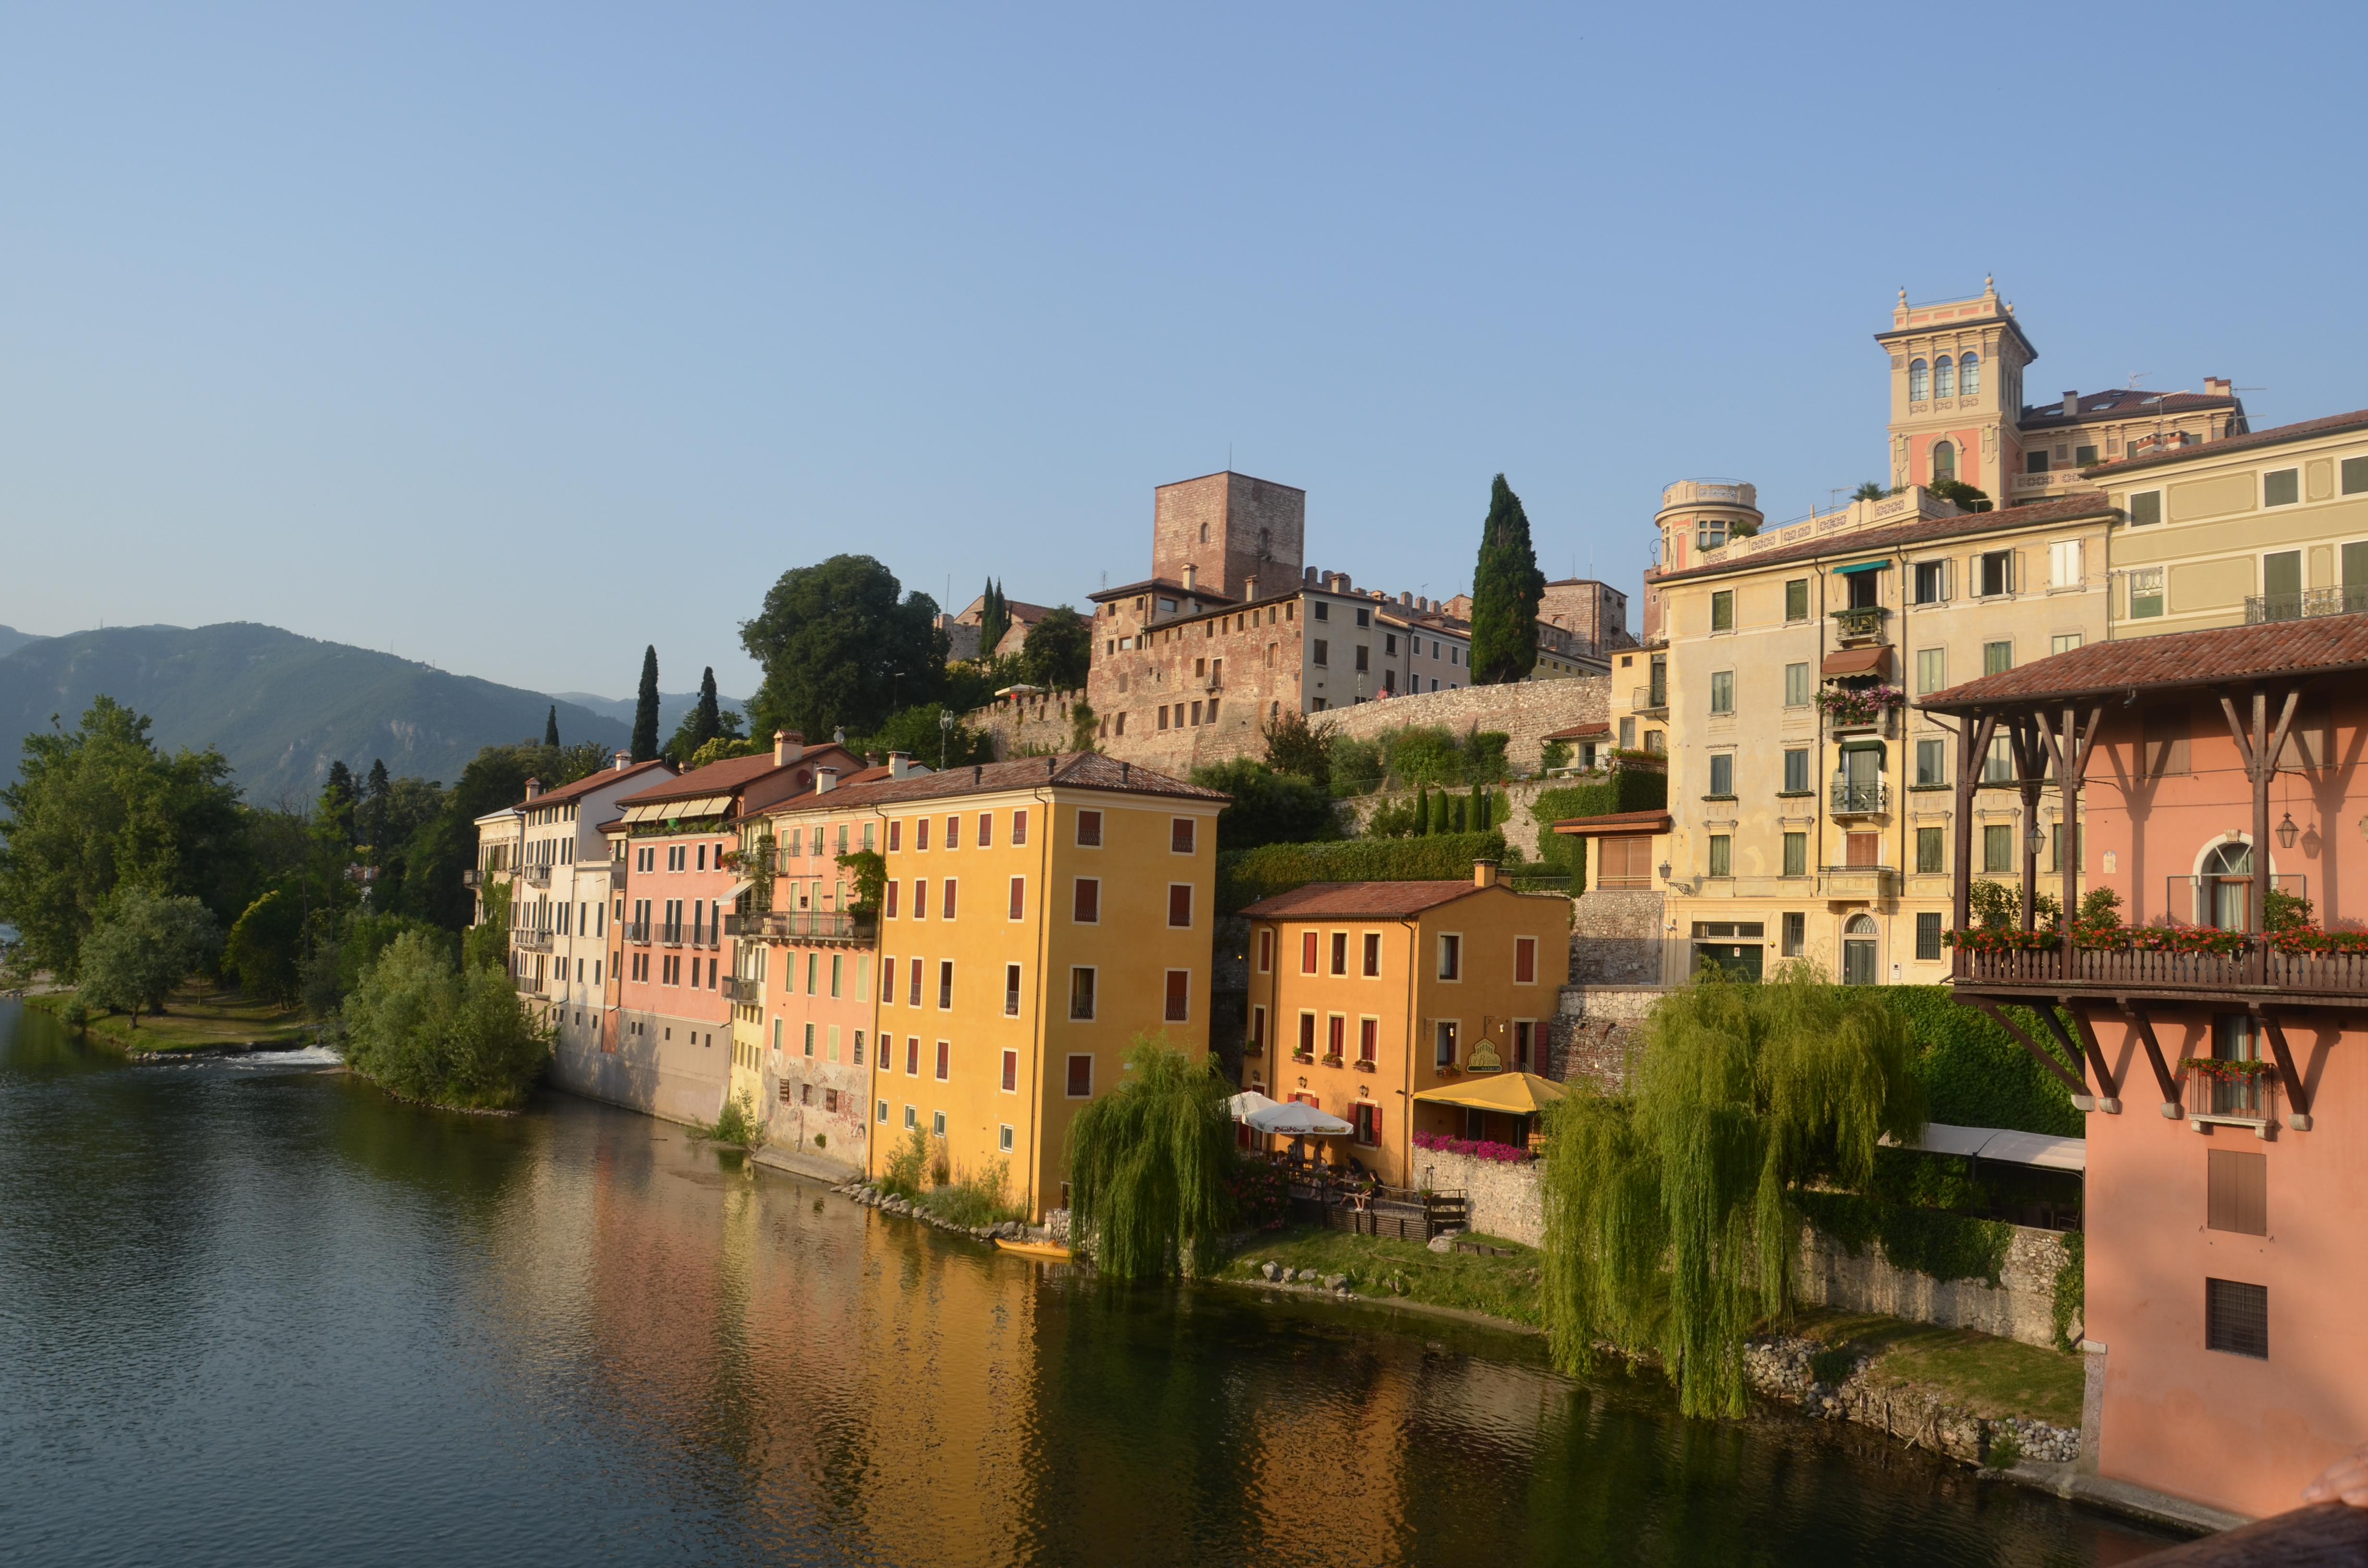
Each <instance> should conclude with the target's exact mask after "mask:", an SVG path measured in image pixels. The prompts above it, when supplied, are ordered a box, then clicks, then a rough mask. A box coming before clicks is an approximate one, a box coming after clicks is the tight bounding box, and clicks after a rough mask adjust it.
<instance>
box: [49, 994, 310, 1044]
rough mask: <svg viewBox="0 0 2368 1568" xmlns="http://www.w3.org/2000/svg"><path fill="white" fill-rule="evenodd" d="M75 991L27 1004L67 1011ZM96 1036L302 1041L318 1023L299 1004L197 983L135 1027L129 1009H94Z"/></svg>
mask: <svg viewBox="0 0 2368 1568" xmlns="http://www.w3.org/2000/svg"><path fill="white" fill-rule="evenodd" d="M73 1000H74V993H73V992H71V991H62V992H55V993H52V994H49V995H45V996H28V997H26V998H25V1006H28V1007H39V1008H40V1009H42V1010H43V1011H45V1012H50V1013H56V1014H61V1015H63V1013H64V1011H65V1008H66V1005H67V1004H68V1003H70V1002H72V1001H73ZM85 1028H86V1030H87V1032H88V1033H89V1034H90V1035H91V1037H92V1038H94V1039H97V1040H105V1041H107V1042H108V1044H110V1045H114V1046H119V1047H120V1048H122V1049H124V1050H126V1051H197V1050H201V1049H203V1048H204V1047H206V1046H210V1045H248V1044H261V1045H297V1044H302V1043H303V1042H305V1041H307V1040H311V1039H312V1038H313V1025H312V1023H311V1022H310V1021H309V1020H308V1019H307V1018H306V1017H304V1014H303V1010H302V1008H298V1007H278V1006H270V1005H269V1004H267V1003H262V1002H256V1001H253V1000H251V999H249V998H246V997H244V996H241V995H240V994H238V993H236V992H234V991H233V992H223V991H221V990H218V989H216V988H214V987H211V986H203V985H192V986H187V987H184V988H183V989H182V990H180V991H178V992H176V993H175V994H174V996H173V998H172V1000H171V1001H169V1002H167V1003H166V1004H165V1014H164V1017H154V1016H153V1015H151V1016H147V1017H142V1018H141V1020H140V1027H139V1028H136V1029H135V1028H132V1027H131V1017H130V1016H129V1015H127V1014H123V1013H94V1014H92V1015H91V1017H90V1021H89V1023H88V1024H87V1025H85Z"/></svg>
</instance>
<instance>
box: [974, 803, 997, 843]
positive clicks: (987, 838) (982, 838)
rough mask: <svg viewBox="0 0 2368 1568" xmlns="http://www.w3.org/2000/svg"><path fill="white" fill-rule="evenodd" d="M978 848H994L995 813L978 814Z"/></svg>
mask: <svg viewBox="0 0 2368 1568" xmlns="http://www.w3.org/2000/svg"><path fill="white" fill-rule="evenodd" d="M978 846H979V847H980V848H981V849H992V848H994V847H995V813H994V812H979V813H978Z"/></svg>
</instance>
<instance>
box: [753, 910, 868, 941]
mask: <svg viewBox="0 0 2368 1568" xmlns="http://www.w3.org/2000/svg"><path fill="white" fill-rule="evenodd" d="M750 924H751V931H750V935H754V936H764V937H771V938H774V939H776V940H780V941H813V942H868V941H870V940H871V938H872V937H875V936H877V935H878V934H879V930H880V917H879V915H876V914H873V913H872V912H871V911H869V910H861V911H859V910H848V909H777V910H775V911H774V912H773V913H772V914H770V915H766V916H764V923H763V926H762V928H761V930H759V929H756V928H755V917H754V916H751V917H750Z"/></svg>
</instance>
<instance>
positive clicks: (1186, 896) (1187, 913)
mask: <svg viewBox="0 0 2368 1568" xmlns="http://www.w3.org/2000/svg"><path fill="white" fill-rule="evenodd" d="M1167 924H1169V925H1170V926H1190V925H1191V924H1192V886H1191V884H1190V883H1189V882H1178V883H1176V884H1174V885H1173V886H1171V887H1169V888H1168V890H1167Z"/></svg>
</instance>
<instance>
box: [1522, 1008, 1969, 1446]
mask: <svg viewBox="0 0 2368 1568" xmlns="http://www.w3.org/2000/svg"><path fill="white" fill-rule="evenodd" d="M1908 1054H1909V1052H1908V1046H1907V1029H1906V1028H1905V1026H1904V1024H1903V1022H1902V1021H1901V1019H1900V1018H1899V1017H1897V1016H1896V1014H1894V1013H1893V1012H1892V1010H1891V1008H1890V1007H1889V1006H1887V1005H1886V1004H1885V1003H1884V1000H1883V998H1882V997H1881V995H1880V994H1877V993H1875V992H1873V991H1870V990H1866V989H1861V988H1853V987H1844V986H1839V985H1835V984H1832V983H1829V982H1827V981H1825V980H1823V979H1821V978H1819V977H1818V976H1816V974H1815V973H1814V972H1812V971H1810V970H1808V969H1807V968H1806V967H1805V966H1802V965H1794V966H1791V967H1789V968H1787V969H1785V970H1783V971H1780V972H1779V973H1778V975H1777V977H1776V978H1775V979H1774V980H1772V981H1770V982H1769V983H1766V984H1760V985H1752V984H1738V983H1728V982H1725V981H1722V980H1720V979H1719V978H1718V977H1717V975H1716V973H1715V971H1713V972H1712V973H1710V974H1708V975H1707V976H1706V977H1705V978H1703V979H1701V980H1698V981H1696V982H1695V983H1693V984H1691V985H1689V986H1687V987H1686V988H1685V989H1684V990H1682V991H1679V992H1674V993H1672V994H1669V995H1668V996H1667V997H1664V998H1663V999H1662V1000H1661V1002H1660V1003H1659V1004H1658V1005H1657V1006H1656V1007H1655V1009H1654V1012H1653V1017H1652V1019H1651V1021H1650V1023H1649V1024H1648V1025H1647V1026H1646V1031H1645V1049H1644V1051H1643V1053H1642V1054H1641V1056H1640V1058H1639V1060H1638V1062H1637V1067H1636V1075H1635V1079H1634V1092H1633V1094H1632V1095H1631V1096H1629V1097H1627V1098H1624V1099H1614V1098H1606V1097H1601V1096H1580V1095H1574V1096H1570V1097H1568V1098H1567V1099H1565V1100H1563V1101H1561V1102H1560V1103H1559V1104H1558V1105H1557V1106H1556V1107H1555V1108H1554V1109H1553V1110H1552V1111H1551V1112H1550V1113H1549V1123H1548V1131H1549V1132H1550V1134H1551V1142H1550V1144H1549V1146H1548V1149H1547V1153H1546V1162H1545V1171H1544V1199H1545V1238H1544V1239H1545V1253H1546V1259H1545V1269H1544V1271H1543V1292H1544V1302H1543V1305H1544V1309H1545V1316H1546V1323H1547V1328H1548V1332H1549V1335H1551V1343H1552V1346H1553V1351H1554V1358H1555V1360H1556V1361H1557V1362H1558V1363H1560V1364H1561V1365H1562V1366H1563V1367H1565V1368H1566V1369H1570V1370H1573V1371H1581V1370H1585V1369H1588V1367H1589V1366H1591V1365H1592V1362H1593V1358H1594V1352H1595V1346H1596V1345H1597V1344H1598V1342H1600V1341H1608V1342H1610V1343H1611V1344H1613V1345H1616V1346H1620V1347H1621V1348H1622V1349H1623V1350H1627V1351H1645V1350H1651V1351H1656V1352H1658V1353H1659V1355H1660V1357H1661V1359H1662V1363H1663V1365H1664V1366H1666V1367H1667V1368H1668V1372H1669V1375H1670V1377H1671V1378H1672V1379H1673V1380H1674V1381H1676V1382H1677V1385H1678V1403H1679V1408H1680V1409H1681V1410H1682V1411H1683V1412H1684V1413H1685V1414H1686V1415H1741V1414H1743V1408H1744V1404H1743V1391H1744V1377H1743V1342H1744V1338H1745V1336H1746V1335H1748V1333H1749V1332H1750V1331H1751V1329H1752V1327H1753V1325H1754V1324H1756V1323H1758V1322H1759V1320H1761V1319H1763V1318H1769V1317H1781V1316H1782V1315H1783V1314H1784V1313H1786V1312H1789V1311H1790V1310H1791V1308H1792V1287H1793V1277H1792V1269H1793V1256H1794V1254H1795V1250H1796V1248H1797V1246H1798V1242H1799V1235H1800V1223H1801V1221H1800V1217H1799V1214H1798V1212H1797V1210H1796V1209H1795V1207H1794V1205H1793V1197H1792V1195H1793V1192H1794V1191H1795V1190H1796V1189H1797V1188H1798V1187H1800V1186H1801V1184H1802V1183H1804V1182H1805V1181H1809V1180H1813V1179H1815V1180H1825V1181H1828V1182H1831V1183H1833V1184H1834V1185H1836V1186H1840V1187H1850V1188H1854V1189H1863V1188H1864V1187H1867V1186H1868V1185H1869V1183H1870V1182H1871V1181H1872V1180H1873V1174H1874V1152H1875V1148H1876V1146H1877V1144H1878V1143H1879V1142H1880V1141H1881V1139H1882V1138H1883V1136H1884V1134H1885V1133H1886V1132H1888V1133H1891V1134H1894V1135H1895V1136H1897V1137H1900V1138H1903V1139H1906V1138H1911V1137H1913V1136H1915V1135H1916V1134H1917V1133H1918V1132H1919V1131H1921V1129H1922V1127H1923V1124H1924V1100H1923V1093H1922V1088H1921V1085H1918V1083H1917V1081H1916V1080H1915V1078H1914V1077H1913V1076H1911V1075H1910V1074H1909V1072H1908Z"/></svg>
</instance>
